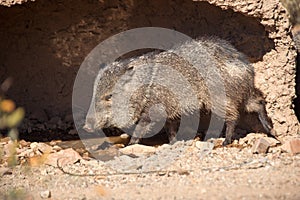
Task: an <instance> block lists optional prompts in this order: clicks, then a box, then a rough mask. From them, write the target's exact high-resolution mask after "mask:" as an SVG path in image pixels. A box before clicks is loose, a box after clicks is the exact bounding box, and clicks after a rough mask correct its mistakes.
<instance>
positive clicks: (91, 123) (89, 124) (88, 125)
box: [83, 118, 96, 133]
mask: <svg viewBox="0 0 300 200" xmlns="http://www.w3.org/2000/svg"><path fill="white" fill-rule="evenodd" d="M95 123H96V122H95V119H93V118H87V119H86V121H85V124H84V126H83V129H84V130H85V131H87V132H89V133H92V132H94V131H95Z"/></svg>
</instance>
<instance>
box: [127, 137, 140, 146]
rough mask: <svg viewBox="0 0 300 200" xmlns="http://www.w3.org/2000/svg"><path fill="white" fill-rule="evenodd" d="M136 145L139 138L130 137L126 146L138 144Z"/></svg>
mask: <svg viewBox="0 0 300 200" xmlns="http://www.w3.org/2000/svg"><path fill="white" fill-rule="evenodd" d="M138 143H140V139H139V138H136V137H131V138H130V141H129V143H128V145H132V144H138Z"/></svg>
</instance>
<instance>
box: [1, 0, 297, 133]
mask: <svg viewBox="0 0 300 200" xmlns="http://www.w3.org/2000/svg"><path fill="white" fill-rule="evenodd" d="M0 24H1V26H0V49H1V54H0V65H1V66H0V69H1V71H0V81H3V80H4V79H5V78H7V77H13V79H14V84H13V86H12V88H11V89H10V90H9V92H8V95H9V96H10V97H11V98H13V99H15V100H16V101H17V103H18V104H19V105H21V106H24V107H25V108H26V110H27V113H28V115H27V116H30V115H33V114H34V113H41V112H43V113H45V117H44V121H47V120H50V119H51V118H52V119H53V117H59V118H62V119H64V118H65V117H66V116H68V115H70V114H71V96H72V87H73V82H74V80H75V77H76V73H77V71H78V69H79V66H80V64H81V62H82V61H83V60H84V58H85V56H86V55H87V54H88V53H89V52H90V51H91V50H92V49H93V48H94V47H95V46H96V45H97V44H99V43H100V42H101V41H103V40H105V39H106V38H108V37H109V36H112V35H114V34H116V33H119V32H121V31H124V30H128V29H131V28H136V27H144V26H159V27H165V28H171V29H175V30H177V31H180V32H183V33H185V34H187V35H189V36H191V37H193V38H196V37H198V36H201V35H217V36H219V37H221V38H223V39H226V40H228V41H230V42H231V43H232V44H233V45H234V46H236V48H237V49H238V50H240V51H242V52H243V53H245V54H246V55H247V56H248V58H249V59H250V61H251V62H253V64H254V66H255V69H256V73H257V76H256V83H257V86H258V87H259V88H261V89H262V91H263V92H264V93H265V94H266V98H267V101H268V105H267V109H268V112H269V114H270V116H271V118H272V120H273V121H274V126H275V129H276V130H277V132H278V134H295V133H297V132H298V121H297V119H296V117H295V114H294V106H293V104H292V102H293V99H294V98H295V73H296V72H295V56H296V53H295V48H294V47H293V43H292V39H291V36H290V32H289V29H290V23H289V21H288V17H287V13H286V11H285V10H284V9H283V7H282V6H281V4H279V2H278V1H277V0H275V1H274V0H259V1H257V0H248V1H234V0H225V1H220V0H219V1H216V0H207V1H191V0H173V1H172V0H163V1H161V0H143V1H139V0H126V1H117V0H112V1H105V0H104V1H96V0H90V1H84V2H83V1H79V0H64V1H61V0H53V1H47V0H38V1H35V2H27V3H24V4H22V5H15V6H12V7H10V8H8V7H4V6H2V7H0Z"/></svg>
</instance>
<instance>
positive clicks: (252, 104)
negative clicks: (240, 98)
mask: <svg viewBox="0 0 300 200" xmlns="http://www.w3.org/2000/svg"><path fill="white" fill-rule="evenodd" d="M246 111H247V112H249V113H257V114H258V118H259V121H260V122H261V123H262V125H263V127H264V129H265V130H266V133H267V134H270V135H273V136H275V132H274V130H273V123H272V120H271V119H270V118H269V117H268V115H267V111H266V100H265V98H264V96H263V93H262V92H261V91H260V90H258V89H257V88H255V89H254V91H253V92H252V93H251V94H250V97H249V99H248V101H247V102H246Z"/></svg>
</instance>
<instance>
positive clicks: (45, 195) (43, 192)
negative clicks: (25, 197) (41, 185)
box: [40, 190, 51, 199]
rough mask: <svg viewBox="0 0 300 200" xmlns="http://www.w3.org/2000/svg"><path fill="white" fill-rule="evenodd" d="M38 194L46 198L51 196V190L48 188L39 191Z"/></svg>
mask: <svg viewBox="0 0 300 200" xmlns="http://www.w3.org/2000/svg"><path fill="white" fill-rule="evenodd" d="M40 196H41V198H42V199H48V198H50V197H51V192H50V191H49V190H45V191H41V192H40Z"/></svg>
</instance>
